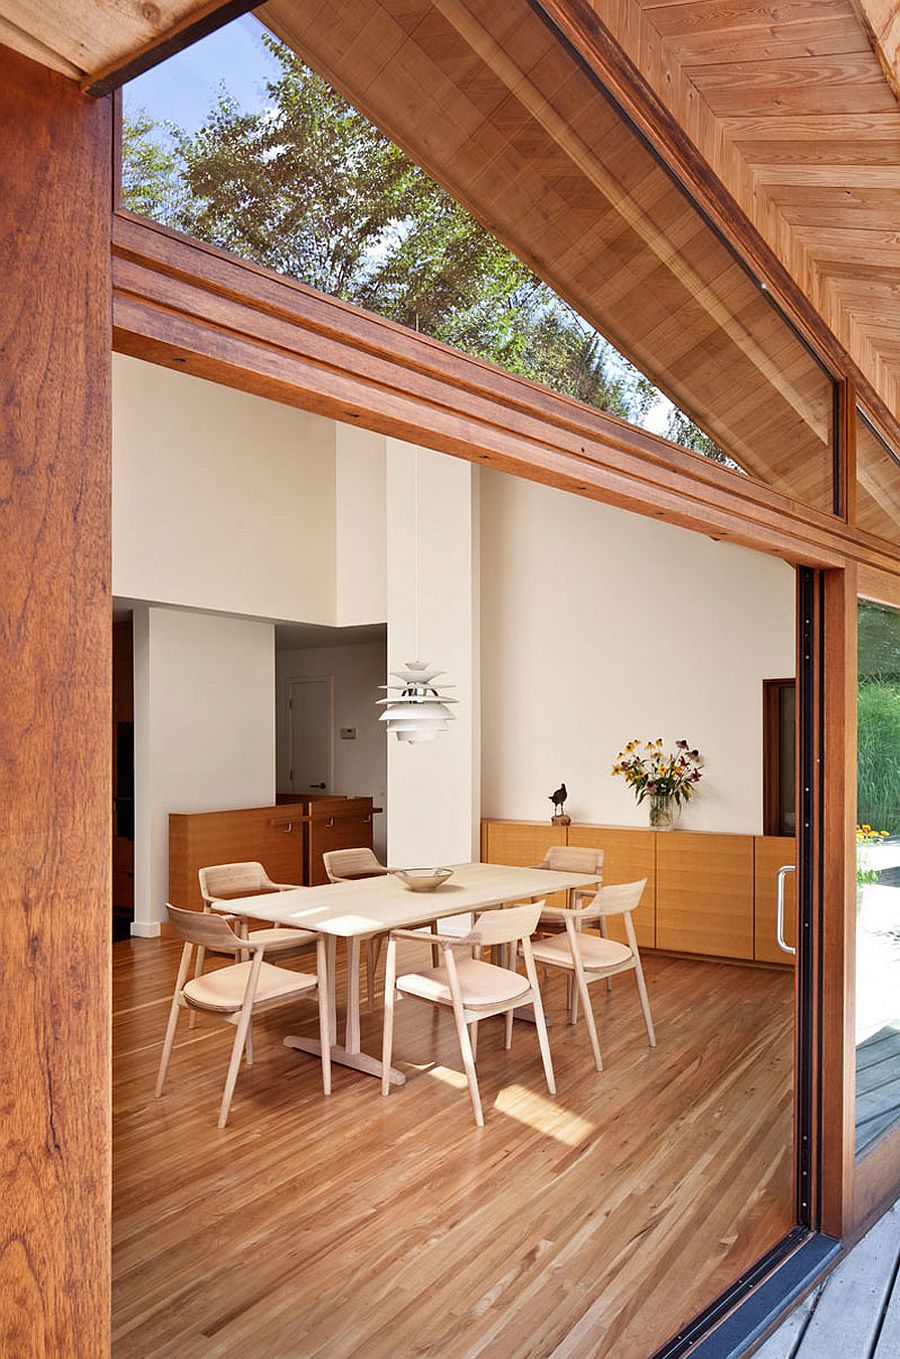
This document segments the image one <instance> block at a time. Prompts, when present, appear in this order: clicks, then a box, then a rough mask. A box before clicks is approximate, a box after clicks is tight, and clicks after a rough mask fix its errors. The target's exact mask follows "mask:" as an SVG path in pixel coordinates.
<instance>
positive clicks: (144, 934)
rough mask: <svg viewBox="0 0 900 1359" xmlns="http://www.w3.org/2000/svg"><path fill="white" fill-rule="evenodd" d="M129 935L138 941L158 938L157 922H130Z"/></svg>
mask: <svg viewBox="0 0 900 1359" xmlns="http://www.w3.org/2000/svg"><path fill="white" fill-rule="evenodd" d="M131 933H132V935H133V936H135V937H136V938H138V939H157V938H159V921H158V920H132V922H131Z"/></svg>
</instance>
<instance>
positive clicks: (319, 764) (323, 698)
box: [289, 676, 332, 793]
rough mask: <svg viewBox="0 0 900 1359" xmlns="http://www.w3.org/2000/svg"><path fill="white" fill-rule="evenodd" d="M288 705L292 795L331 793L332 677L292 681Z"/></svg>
mask: <svg viewBox="0 0 900 1359" xmlns="http://www.w3.org/2000/svg"><path fill="white" fill-rule="evenodd" d="M289 701H290V719H291V720H290V733H291V751H290V755H291V770H290V780H291V792H293V793H328V792H331V781H332V773H331V764H332V745H331V735H332V731H331V728H332V717H331V709H332V704H331V677H330V676H323V677H321V678H316V679H294V680H291V687H290V700H289Z"/></svg>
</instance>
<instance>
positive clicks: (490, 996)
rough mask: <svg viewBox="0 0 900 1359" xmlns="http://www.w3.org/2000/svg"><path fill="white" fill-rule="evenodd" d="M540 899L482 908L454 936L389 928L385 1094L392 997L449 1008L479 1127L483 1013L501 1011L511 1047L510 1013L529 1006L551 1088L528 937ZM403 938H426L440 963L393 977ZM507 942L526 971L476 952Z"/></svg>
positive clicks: (553, 1086) (387, 1090)
mask: <svg viewBox="0 0 900 1359" xmlns="http://www.w3.org/2000/svg"><path fill="white" fill-rule="evenodd" d="M543 904H544V903H543V902H542V901H538V902H535V903H533V904H532V905H528V906H512V907H509V908H508V909H506V910H492V911H485V912H484V913H483V914H482V915H480V916H479V917H478V919H477V920H476V921H475V925H474V928H473V929H472V930H471V932H470V933H469V934H467V935H465V936H463V937H462V938H460V937H459V936H458V935H452V934H437V935H431V936H428V935H424V934H422V933H421V932H420V931H418V930H392V931H391V932H390V934H389V935H388V946H387V960H386V965H385V981H384V1043H383V1049H382V1056H381V1062H382V1081H381V1092H382V1094H383V1095H389V1094H390V1090H391V1080H390V1072H391V1055H392V1051H393V1043H394V1003H395V999H396V997H397V996H406V997H408V998H411V999H414V1000H423V1001H428V1002H429V1004H431V1005H443V1006H445V1007H447V1008H449V1009H451V1010H452V1011H453V1018H454V1021H455V1023H456V1033H457V1037H458V1039H459V1050H460V1053H461V1054H462V1060H463V1066H464V1068H465V1072H466V1080H467V1082H468V1085H469V1096H470V1098H471V1100H472V1110H473V1113H474V1115H475V1122H476V1123H477V1124H478V1127H479V1128H483V1127H484V1114H483V1113H482V1109H481V1096H480V1094H479V1092H478V1078H477V1076H476V1074H475V1058H476V1055H477V1052H478V1024H479V1021H480V1020H482V1019H488V1018H490V1016H492V1015H500V1014H502V1015H505V1016H506V1035H505V1047H506V1049H507V1051H508V1050H509V1049H510V1048H511V1047H512V1029H513V1016H514V1011H515V1010H517V1009H519V1008H520V1007H521V1006H523V1005H531V1006H532V1007H533V1009H534V1022H535V1027H536V1029H537V1035H538V1043H539V1045H540V1050H541V1060H542V1062H543V1064H544V1075H545V1076H546V1079H547V1089H548V1090H549V1091H550V1094H551V1095H555V1094H556V1082H555V1080H554V1076H553V1063H552V1062H551V1060H550V1044H549V1042H548V1040H547V1025H546V1022H545V1020H544V1008H543V1005H542V1004H541V991H540V987H539V985H538V979H537V971H536V969H535V965H534V957H533V955H532V948H531V936H532V934H533V933H534V930H535V928H536V926H537V922H538V918H539V917H540V914H541V908H542V906H543ZM400 939H409V940H415V941H416V943H420V944H421V943H424V942H425V941H426V940H428V941H429V942H431V943H433V944H434V945H435V946H437V947H438V948H439V949H440V950H441V952H442V954H443V963H442V965H441V966H440V967H431V968H426V969H425V970H424V971H422V972H405V973H403V975H402V976H399V977H398V976H397V942H398V940H400ZM504 944H512V945H513V946H514V948H513V958H515V957H516V948H517V947H520V948H521V952H522V956H523V957H524V959H525V972H526V976H524V977H523V976H522V975H521V974H520V973H519V972H516V971H515V970H514V968H508V967H497V966H496V965H495V964H493V963H486V962H484V960H483V958H482V957H481V953H482V950H483V949H485V948H489V947H493V946H499V945H504ZM461 948H465V949H466V950H467V952H466V956H464V957H462V958H460V959H457V957H456V955H455V953H454V951H453V950H454V949H461Z"/></svg>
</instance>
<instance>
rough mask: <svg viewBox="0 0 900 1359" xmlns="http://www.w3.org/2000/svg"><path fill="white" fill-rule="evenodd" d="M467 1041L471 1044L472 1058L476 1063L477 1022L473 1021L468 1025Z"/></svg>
mask: <svg viewBox="0 0 900 1359" xmlns="http://www.w3.org/2000/svg"><path fill="white" fill-rule="evenodd" d="M469 1041H470V1042H471V1044H472V1058H473V1060H474V1061H476V1062H477V1061H478V1020H477V1019H473V1020H472V1023H471V1024H470V1025H469Z"/></svg>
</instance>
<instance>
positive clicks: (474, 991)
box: [397, 958, 530, 1010]
mask: <svg viewBox="0 0 900 1359" xmlns="http://www.w3.org/2000/svg"><path fill="white" fill-rule="evenodd" d="M456 971H457V973H458V975H459V989H460V991H461V993H462V1000H463V1005H465V1007H466V1008H467V1009H472V1010H477V1009H482V1008H487V1007H488V1006H491V1005H502V1004H503V1003H504V1001H507V1000H515V999H516V998H517V997H519V996H525V995H527V994H528V991H529V990H530V987H529V983H528V978H527V977H522V976H520V975H519V973H518V972H511V971H510V970H509V969H508V968H506V967H495V966H494V965H493V963H484V962H481V961H480V960H479V959H478V958H459V959H458V960H457V963H456ZM397 990H398V991H403V992H404V993H405V994H406V995H410V996H419V997H420V998H421V999H422V1000H431V1001H434V1002H435V1003H436V1004H438V1005H451V1004H452V1003H453V998H452V996H451V995H450V983H449V981H448V979H447V969H446V967H429V968H428V969H426V970H425V971H423V972H407V973H406V974H405V975H404V976H402V977H398V978H397Z"/></svg>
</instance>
